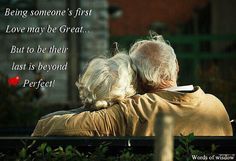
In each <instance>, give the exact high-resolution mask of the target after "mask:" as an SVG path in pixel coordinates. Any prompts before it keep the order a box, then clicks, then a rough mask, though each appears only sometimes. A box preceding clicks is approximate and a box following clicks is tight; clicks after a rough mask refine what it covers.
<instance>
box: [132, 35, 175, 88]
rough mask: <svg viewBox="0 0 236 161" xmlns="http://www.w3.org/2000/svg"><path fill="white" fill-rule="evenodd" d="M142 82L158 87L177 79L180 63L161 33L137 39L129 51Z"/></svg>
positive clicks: (148, 85)
mask: <svg viewBox="0 0 236 161" xmlns="http://www.w3.org/2000/svg"><path fill="white" fill-rule="evenodd" d="M129 54H130V57H131V59H132V61H133V63H134V64H135V65H136V68H137V72H138V74H139V77H140V78H141V80H142V83H143V84H144V85H145V86H147V87H151V88H158V87H161V86H163V85H165V83H166V82H168V81H169V82H170V81H172V82H175V83H176V81H177V74H178V64H177V59H176V55H175V52H174V50H173V48H172V47H171V46H170V45H169V44H168V43H167V42H166V41H165V40H164V39H163V37H162V36H161V35H154V36H152V37H151V39H150V40H141V41H137V42H136V43H135V44H134V45H133V46H132V47H131V48H130V51H129Z"/></svg>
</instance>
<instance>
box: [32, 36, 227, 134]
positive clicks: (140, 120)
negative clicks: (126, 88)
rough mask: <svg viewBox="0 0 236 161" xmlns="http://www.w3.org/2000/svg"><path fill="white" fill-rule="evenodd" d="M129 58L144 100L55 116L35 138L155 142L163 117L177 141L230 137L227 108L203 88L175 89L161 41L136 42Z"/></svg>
mask: <svg viewBox="0 0 236 161" xmlns="http://www.w3.org/2000/svg"><path fill="white" fill-rule="evenodd" d="M130 57H131V59H132V61H133V63H134V64H135V66H136V67H137V73H138V79H139V81H138V82H139V88H140V90H141V91H142V93H144V94H142V95H140V94H137V95H135V96H133V97H130V98H126V99H123V100H121V101H119V102H118V104H115V105H112V106H111V107H109V108H107V109H103V110H98V111H94V112H89V111H87V112H82V113H80V114H65V115H55V116H52V117H49V118H45V119H41V120H39V122H38V124H37V126H36V128H35V130H34V133H33V134H32V136H47V135H66V136H153V135H155V134H154V129H153V127H154V122H155V119H156V115H157V114H158V113H159V112H163V113H168V114H171V115H172V116H173V118H174V122H175V126H174V135H180V134H183V135H187V134H189V133H194V134H195V135H196V136H232V127H231V124H230V121H229V117H228V114H227V112H226V110H225V107H224V105H223V104H222V103H221V101H220V100H219V99H217V98H216V97H215V96H213V95H211V94H206V93H204V92H203V90H202V89H201V88H200V87H193V86H192V85H190V86H177V83H176V81H177V75H178V71H179V67H178V63H177V59H176V55H175V53H174V50H173V48H172V47H171V46H170V45H168V44H167V43H166V42H165V41H164V40H163V39H162V37H160V36H156V37H153V38H152V39H151V40H143V41H138V42H136V43H135V44H134V45H133V46H132V47H131V49H130Z"/></svg>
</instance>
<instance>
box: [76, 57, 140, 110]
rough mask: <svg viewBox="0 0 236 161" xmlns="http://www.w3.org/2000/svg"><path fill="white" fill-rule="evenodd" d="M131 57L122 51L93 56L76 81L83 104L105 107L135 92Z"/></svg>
mask: <svg viewBox="0 0 236 161" xmlns="http://www.w3.org/2000/svg"><path fill="white" fill-rule="evenodd" d="M133 68H134V66H132V63H131V59H130V57H129V56H128V55H126V54H124V53H118V54H116V55H115V56H113V57H112V58H109V59H106V58H95V59H93V60H92V61H91V62H90V63H89V64H88V67H87V68H86V70H85V72H84V74H83V75H82V76H81V77H80V78H79V80H78V81H77V82H76V86H77V87H78V89H79V95H80V99H81V101H82V103H83V104H85V105H87V104H89V105H92V106H91V107H92V108H95V109H100V108H106V107H108V106H110V105H112V104H113V103H115V102H116V101H117V100H120V99H123V98H125V97H130V96H132V95H134V94H135V93H136V73H135V71H134V70H135V69H133Z"/></svg>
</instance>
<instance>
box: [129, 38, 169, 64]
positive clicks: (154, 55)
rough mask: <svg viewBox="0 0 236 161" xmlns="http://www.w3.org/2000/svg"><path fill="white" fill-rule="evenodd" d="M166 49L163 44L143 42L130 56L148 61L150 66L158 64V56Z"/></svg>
mask: <svg viewBox="0 0 236 161" xmlns="http://www.w3.org/2000/svg"><path fill="white" fill-rule="evenodd" d="M166 47H168V45H166V44H164V43H161V42H160V43H156V42H151V41H150V42H144V43H143V44H141V45H140V46H139V47H138V48H137V49H136V50H135V51H134V52H132V55H135V56H136V57H137V56H138V57H139V58H143V59H148V60H149V61H150V63H151V64H156V63H157V62H159V57H160V56H161V55H160V54H161V53H162V52H163V50H164V48H166Z"/></svg>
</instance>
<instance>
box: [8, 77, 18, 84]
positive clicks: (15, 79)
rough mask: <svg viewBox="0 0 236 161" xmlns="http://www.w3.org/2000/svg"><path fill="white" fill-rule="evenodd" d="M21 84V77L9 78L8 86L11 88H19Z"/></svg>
mask: <svg viewBox="0 0 236 161" xmlns="http://www.w3.org/2000/svg"><path fill="white" fill-rule="evenodd" d="M19 83H20V77H19V76H16V77H12V78H8V85H9V86H17V85H18V84H19Z"/></svg>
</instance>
